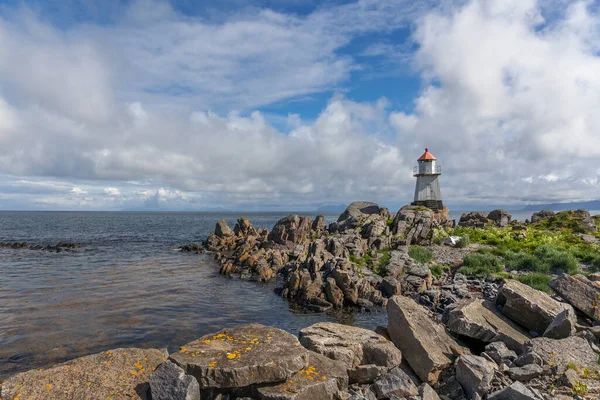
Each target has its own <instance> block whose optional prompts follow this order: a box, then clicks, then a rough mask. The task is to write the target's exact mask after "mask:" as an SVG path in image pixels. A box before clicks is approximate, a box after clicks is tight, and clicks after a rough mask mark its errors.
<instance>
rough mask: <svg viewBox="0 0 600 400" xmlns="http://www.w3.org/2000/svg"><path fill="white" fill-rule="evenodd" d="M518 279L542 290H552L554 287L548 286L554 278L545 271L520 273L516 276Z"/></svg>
mask: <svg viewBox="0 0 600 400" xmlns="http://www.w3.org/2000/svg"><path fill="white" fill-rule="evenodd" d="M516 279H517V280H518V281H519V282H521V283H524V284H526V285H528V286H531V287H532V288H534V289H537V290H540V291H542V292H546V293H551V292H552V289H550V286H548V282H550V281H551V280H552V277H550V276H548V275H546V274H544V273H540V272H534V273H532V274H527V275H519V276H517V277H516Z"/></svg>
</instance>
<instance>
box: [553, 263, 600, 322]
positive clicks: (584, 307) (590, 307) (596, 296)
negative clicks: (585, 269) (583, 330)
mask: <svg viewBox="0 0 600 400" xmlns="http://www.w3.org/2000/svg"><path fill="white" fill-rule="evenodd" d="M548 285H550V287H551V288H552V289H554V291H555V292H556V293H558V294H559V295H560V297H562V298H563V299H565V300H566V301H567V302H568V303H569V304H571V305H572V306H573V307H575V308H576V309H578V310H579V311H581V312H582V313H584V314H585V315H587V316H588V317H589V318H591V319H593V320H595V321H597V322H600V286H597V285H595V284H594V283H593V282H592V281H590V280H589V279H587V278H586V277H585V276H583V275H575V276H570V275H567V274H563V275H560V276H559V277H558V278H556V279H554V280H552V281H550V283H549V284H548Z"/></svg>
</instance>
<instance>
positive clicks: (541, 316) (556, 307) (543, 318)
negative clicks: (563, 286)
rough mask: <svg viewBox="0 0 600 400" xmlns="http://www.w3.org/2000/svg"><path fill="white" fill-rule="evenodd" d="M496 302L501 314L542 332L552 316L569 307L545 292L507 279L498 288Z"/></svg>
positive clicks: (534, 330)
mask: <svg viewBox="0 0 600 400" xmlns="http://www.w3.org/2000/svg"><path fill="white" fill-rule="evenodd" d="M496 304H499V305H501V306H502V314H504V315H505V316H507V317H508V318H510V319H511V320H513V321H515V322H516V323H518V324H519V325H521V326H523V327H525V328H527V329H528V330H529V331H533V332H538V333H539V334H542V333H544V331H545V330H546V329H547V328H548V326H549V325H550V324H551V323H552V321H553V320H554V318H556V316H557V315H558V314H560V313H561V311H563V310H565V309H566V308H567V307H569V306H568V305H567V304H563V303H559V302H558V301H556V300H554V299H553V298H552V297H550V296H548V295H547V294H546V293H544V292H541V291H539V290H536V289H534V288H532V287H530V286H528V285H525V284H523V283H521V282H519V281H516V280H512V279H511V280H507V281H506V283H505V284H504V285H503V286H502V288H501V289H500V292H499V293H498V297H497V299H496Z"/></svg>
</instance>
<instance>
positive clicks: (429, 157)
mask: <svg viewBox="0 0 600 400" xmlns="http://www.w3.org/2000/svg"><path fill="white" fill-rule="evenodd" d="M425 160H437V158H435V157H434V156H433V154H431V153H430V152H429V149H428V148H427V147H425V153H423V155H422V156H421V157H419V159H418V160H417V161H425Z"/></svg>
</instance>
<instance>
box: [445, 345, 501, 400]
mask: <svg viewBox="0 0 600 400" xmlns="http://www.w3.org/2000/svg"><path fill="white" fill-rule="evenodd" d="M455 368H456V380H457V381H458V382H459V383H460V384H461V386H462V387H463V390H464V391H465V393H466V394H467V395H468V396H469V397H473V396H474V395H475V393H477V394H479V395H483V394H484V393H487V392H488V390H489V388H490V387H491V383H492V379H493V378H494V372H495V371H496V370H497V369H498V367H497V366H496V364H494V363H493V362H490V361H488V360H486V359H485V358H483V357H478V356H474V355H469V354H467V355H462V356H460V357H459V358H458V360H457V361H456V364H455Z"/></svg>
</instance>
